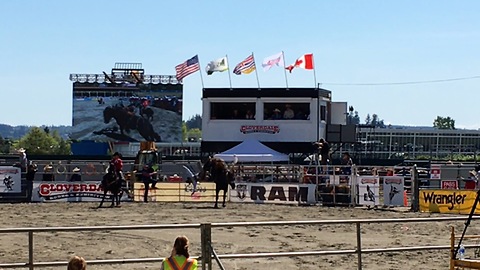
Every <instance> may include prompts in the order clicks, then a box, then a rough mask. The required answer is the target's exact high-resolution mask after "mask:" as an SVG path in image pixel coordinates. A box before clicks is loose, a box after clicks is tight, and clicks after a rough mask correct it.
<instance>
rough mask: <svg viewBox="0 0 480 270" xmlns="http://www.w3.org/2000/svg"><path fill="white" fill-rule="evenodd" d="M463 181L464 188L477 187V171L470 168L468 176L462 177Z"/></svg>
mask: <svg viewBox="0 0 480 270" xmlns="http://www.w3.org/2000/svg"><path fill="white" fill-rule="evenodd" d="M463 181H464V182H465V186H464V189H476V188H477V181H478V179H477V172H476V171H474V170H472V171H470V172H469V176H468V178H466V179H463Z"/></svg>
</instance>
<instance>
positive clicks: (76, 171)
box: [70, 167, 82, 182]
mask: <svg viewBox="0 0 480 270" xmlns="http://www.w3.org/2000/svg"><path fill="white" fill-rule="evenodd" d="M72 172H73V174H72V176H71V177H70V181H72V182H77V181H82V175H80V168H78V167H75V168H73V170H72Z"/></svg>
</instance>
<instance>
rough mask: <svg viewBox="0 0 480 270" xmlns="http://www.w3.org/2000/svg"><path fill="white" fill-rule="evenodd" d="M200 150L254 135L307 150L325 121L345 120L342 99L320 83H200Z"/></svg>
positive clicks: (281, 148) (283, 147) (321, 134)
mask: <svg viewBox="0 0 480 270" xmlns="http://www.w3.org/2000/svg"><path fill="white" fill-rule="evenodd" d="M202 102H203V117H202V143H201V148H202V153H218V152H222V151H225V150H228V149H230V148H232V147H234V146H235V145H237V144H239V143H241V142H243V141H245V140H246V139H255V140H258V141H260V142H262V143H263V144H265V145H266V146H268V147H270V148H272V149H274V150H276V151H278V152H282V153H288V154H290V153H311V152H312V151H313V145H312V142H316V141H318V140H319V139H321V138H326V131H327V126H330V125H332V124H335V125H345V124H346V111H347V103H346V102H332V101H331V91H329V90H326V89H320V88H289V89H286V88H262V89H258V88H233V89H230V88H204V89H203V95H202Z"/></svg>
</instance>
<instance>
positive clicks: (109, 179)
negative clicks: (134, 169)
mask: <svg viewBox="0 0 480 270" xmlns="http://www.w3.org/2000/svg"><path fill="white" fill-rule="evenodd" d="M100 187H101V188H102V189H103V197H102V201H101V202H100V205H99V206H98V208H101V207H102V206H103V202H104V201H105V198H106V197H107V193H108V192H110V193H111V194H112V204H111V205H110V207H113V206H115V205H116V206H120V198H121V197H122V195H123V188H122V180H120V179H119V177H118V176H117V174H116V173H115V171H114V170H113V166H109V167H108V170H107V174H105V175H104V176H103V179H102V183H101V184H100Z"/></svg>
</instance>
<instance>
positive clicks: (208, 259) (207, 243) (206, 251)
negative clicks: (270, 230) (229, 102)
mask: <svg viewBox="0 0 480 270" xmlns="http://www.w3.org/2000/svg"><path fill="white" fill-rule="evenodd" d="M473 219H480V217H473ZM466 220H467V217H466V216H465V217H439V218H397V219H353V220H307V221H266V222H225V223H202V224H199V223H195V224H163V225H129V226H87V227H42V228H0V234H9V233H27V234H28V261H27V262H22V263H1V264H0V268H3V269H7V268H28V269H35V268H41V267H52V266H65V265H66V264H67V262H62V261H54V262H36V261H35V260H34V254H35V251H34V233H39V232H72V231H124V230H162V229H185V228H191V229H200V234H201V253H202V256H201V257H194V258H197V259H199V260H200V261H201V264H202V269H212V262H213V260H212V259H215V260H216V261H217V263H218V265H219V266H220V268H221V269H224V267H223V265H222V263H221V261H220V260H222V259H242V258H265V257H268V258H273V257H294V256H323V255H345V254H356V255H357V260H358V261H357V269H362V255H363V254H369V253H382V252H406V251H422V250H443V249H449V248H450V245H442V246H410V247H394V248H375V249H362V230H361V226H362V224H379V223H423V222H452V221H466ZM333 224H351V225H355V230H356V238H357V239H356V240H357V241H356V249H345V250H336V251H329V250H318V251H315V250H314V251H312V250H310V251H296V252H270V253H247V254H218V255H217V254H216V253H215V251H214V250H213V248H212V242H211V235H212V231H211V230H212V228H219V227H222V228H225V227H252V226H257V227H262V226H301V225H318V226H322V225H333ZM467 247H480V246H479V245H469V246H467ZM162 259H163V258H128V259H108V260H88V261H87V263H88V264H90V265H108V264H138V263H151V262H161V261H162Z"/></svg>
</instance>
